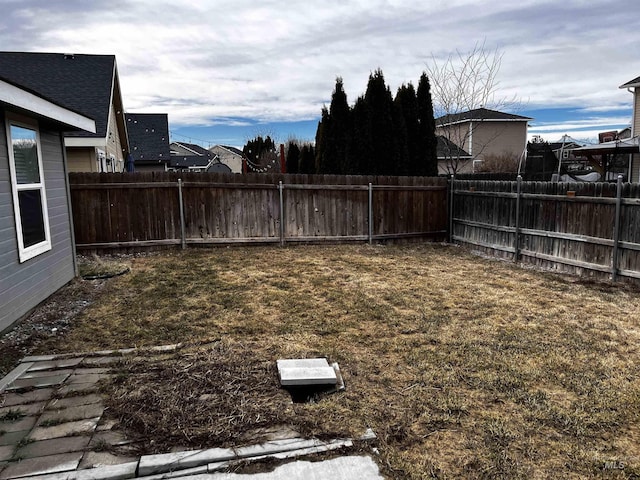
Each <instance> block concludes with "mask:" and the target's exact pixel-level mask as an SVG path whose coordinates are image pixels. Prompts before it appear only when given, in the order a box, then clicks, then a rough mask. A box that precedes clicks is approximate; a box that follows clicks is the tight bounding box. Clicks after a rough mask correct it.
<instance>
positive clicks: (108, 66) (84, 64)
mask: <svg viewBox="0 0 640 480" xmlns="http://www.w3.org/2000/svg"><path fill="white" fill-rule="evenodd" d="M115 68H116V58H115V56H114V55H68V54H62V53H27V52H0V77H2V78H5V79H7V80H8V81H9V82H15V83H17V84H19V85H22V86H24V87H25V88H27V89H29V90H30V91H33V92H36V93H37V94H39V95H41V96H42V97H44V98H46V99H49V100H51V101H52V102H54V103H56V104H58V105H61V106H63V107H66V108H68V109H69V110H72V111H75V112H78V113H81V114H82V115H84V116H86V117H89V118H92V119H93V120H94V121H95V123H96V133H95V134H90V133H83V134H75V133H74V135H82V136H96V137H105V136H106V132H107V125H108V121H109V109H110V104H111V91H112V87H113V79H114V72H115Z"/></svg>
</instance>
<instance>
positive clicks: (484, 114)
mask: <svg viewBox="0 0 640 480" xmlns="http://www.w3.org/2000/svg"><path fill="white" fill-rule="evenodd" d="M470 120H504V121H523V122H524V121H529V120H533V119H532V118H529V117H523V116H521V115H515V114H513V113H505V112H499V111H497V110H490V109H488V108H476V109H475V110H469V111H467V112H460V113H452V114H449V115H443V116H442V117H438V118H436V120H435V121H436V126H443V125H449V124H451V123H459V122H466V121H470Z"/></svg>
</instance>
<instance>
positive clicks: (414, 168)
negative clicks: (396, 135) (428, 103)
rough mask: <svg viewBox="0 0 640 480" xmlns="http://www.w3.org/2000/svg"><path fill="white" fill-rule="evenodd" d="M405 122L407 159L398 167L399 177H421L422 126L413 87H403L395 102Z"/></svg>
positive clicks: (399, 90)
mask: <svg viewBox="0 0 640 480" xmlns="http://www.w3.org/2000/svg"><path fill="white" fill-rule="evenodd" d="M394 103H395V105H396V107H397V108H398V109H399V114H400V116H401V121H402V122H404V131H405V136H406V143H405V145H406V157H405V159H404V161H401V163H400V165H399V167H398V174H399V175H421V173H420V172H421V170H420V124H419V122H418V102H417V98H416V91H415V89H414V88H413V85H412V84H411V83H409V84H408V85H402V86H401V87H400V88H399V89H398V93H397V94H396V98H395V101H394Z"/></svg>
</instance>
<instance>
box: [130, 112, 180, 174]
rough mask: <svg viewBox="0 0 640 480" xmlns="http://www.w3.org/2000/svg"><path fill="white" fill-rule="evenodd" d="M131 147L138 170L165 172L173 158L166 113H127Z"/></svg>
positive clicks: (132, 156)
mask: <svg viewBox="0 0 640 480" xmlns="http://www.w3.org/2000/svg"><path fill="white" fill-rule="evenodd" d="M125 118H126V121H127V133H128V134H129V147H130V149H131V158H132V159H133V162H134V168H135V171H137V172H154V171H156V172H158V171H159V172H164V171H166V170H167V168H168V164H169V161H170V160H171V153H170V148H169V120H168V118H167V114H166V113H126V114H125Z"/></svg>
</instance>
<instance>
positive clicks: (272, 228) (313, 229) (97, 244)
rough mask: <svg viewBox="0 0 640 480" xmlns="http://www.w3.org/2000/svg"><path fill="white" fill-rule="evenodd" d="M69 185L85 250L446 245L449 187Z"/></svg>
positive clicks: (287, 182) (422, 182)
mask: <svg viewBox="0 0 640 480" xmlns="http://www.w3.org/2000/svg"><path fill="white" fill-rule="evenodd" d="M69 178H70V186H71V198H72V208H73V212H74V228H75V237H76V245H77V247H78V249H93V250H95V249H106V248H137V247H147V246H163V245H180V244H182V245H189V244H192V245H195V244H219V243H222V244H228V243H239V242H240V243H278V242H279V243H285V242H309V241H313V242H320V241H354V240H355V241H367V240H383V239H395V238H414V237H420V238H431V239H435V240H442V239H444V238H445V236H446V229H447V215H446V212H447V206H446V202H447V186H446V179H442V178H425V177H373V176H338V175H281V174H250V175H233V174H203V173H155V172H154V173H133V174H130V173H129V174H84V173H73V174H71V175H70V177H69ZM281 182H282V186H281V187H280V183H281ZM369 184H371V185H372V186H371V189H372V190H373V194H372V197H371V201H370V199H369V188H370V187H369ZM370 215H372V217H373V223H372V226H371V227H372V228H370V226H369V218H370Z"/></svg>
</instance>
